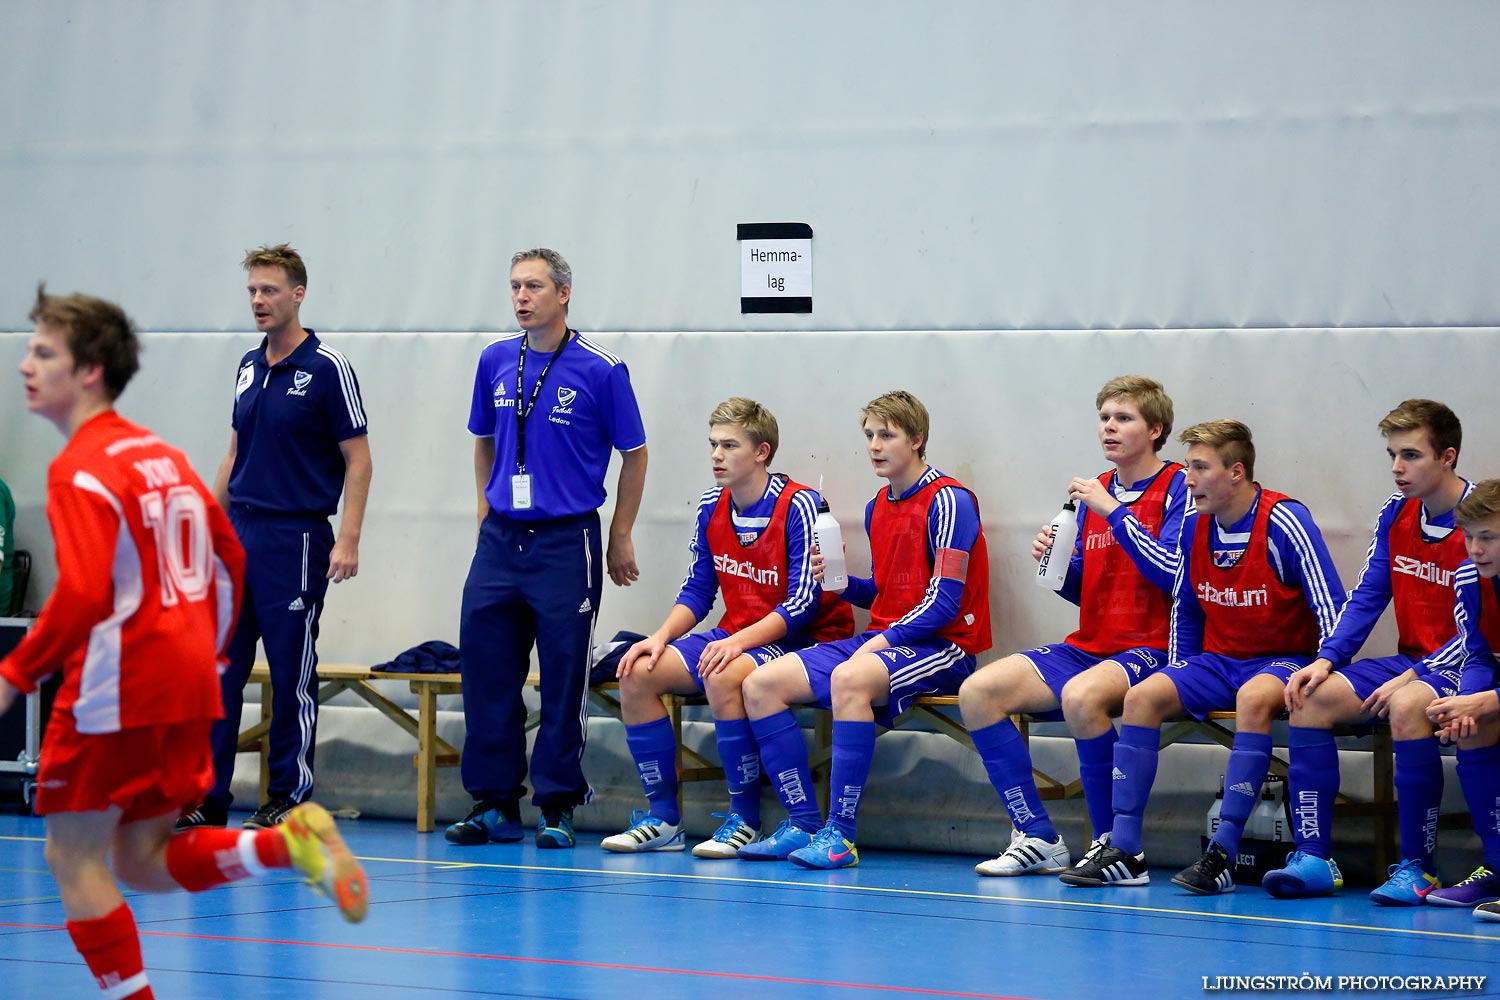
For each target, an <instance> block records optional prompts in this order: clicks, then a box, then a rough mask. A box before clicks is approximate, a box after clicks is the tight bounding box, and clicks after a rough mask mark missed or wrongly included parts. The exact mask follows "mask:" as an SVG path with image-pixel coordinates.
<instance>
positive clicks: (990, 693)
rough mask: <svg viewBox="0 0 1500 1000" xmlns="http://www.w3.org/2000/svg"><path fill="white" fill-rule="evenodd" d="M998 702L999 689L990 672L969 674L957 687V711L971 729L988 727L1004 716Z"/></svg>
mask: <svg viewBox="0 0 1500 1000" xmlns="http://www.w3.org/2000/svg"><path fill="white" fill-rule="evenodd" d="M1000 702H1001V694H1000V689H999V687H998V685H996V684H995V683H994V676H993V674H992V673H991V672H990V671H986V670H981V671H979V672H978V673H974V674H970V675H969V676H968V677H966V678H964V682H963V683H962V684H960V685H959V687H958V711H959V714H960V715H962V716H963V718H964V722H965V724H966V725H968V726H969V727H970V728H971V729H973V728H978V727H982V726H985V725H988V724H990V723H992V722H994V721H995V720H996V719H998V718H999V717H1000V716H1002V715H1005V714H1006V712H1005V709H1004V707H1003V706H1002V705H1001V704H1000Z"/></svg>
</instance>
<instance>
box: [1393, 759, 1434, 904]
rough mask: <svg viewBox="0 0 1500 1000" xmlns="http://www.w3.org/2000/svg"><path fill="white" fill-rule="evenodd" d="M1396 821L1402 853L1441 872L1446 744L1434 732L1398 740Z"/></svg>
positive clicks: (1432, 870) (1423, 865)
mask: <svg viewBox="0 0 1500 1000" xmlns="http://www.w3.org/2000/svg"><path fill="white" fill-rule="evenodd" d="M1391 746H1392V747H1393V749H1394V750H1395V755H1396V822H1397V823H1398V824H1399V826H1400V828H1401V857H1402V858H1403V859H1409V858H1421V859H1422V870H1423V871H1425V872H1427V874H1429V875H1436V874H1437V831H1438V814H1439V812H1440V810H1441V807H1442V802H1443V753H1442V745H1441V744H1439V743H1438V741H1437V740H1436V739H1435V738H1434V737H1431V736H1423V737H1422V738H1420V739H1415V740H1396V741H1395V742H1394V743H1392V744H1391Z"/></svg>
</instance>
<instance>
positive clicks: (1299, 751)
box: [1286, 726, 1339, 861]
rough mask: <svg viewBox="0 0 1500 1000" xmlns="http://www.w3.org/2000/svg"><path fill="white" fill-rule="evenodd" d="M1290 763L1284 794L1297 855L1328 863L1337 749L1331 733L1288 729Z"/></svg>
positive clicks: (1335, 796)
mask: <svg viewBox="0 0 1500 1000" xmlns="http://www.w3.org/2000/svg"><path fill="white" fill-rule="evenodd" d="M1287 746H1288V748H1289V749H1290V752H1291V763H1290V764H1288V765H1287V779H1286V785H1287V794H1288V795H1290V796H1291V797H1292V836H1293V838H1294V839H1295V840H1296V842H1297V849H1298V850H1299V851H1306V852H1307V853H1308V854H1311V855H1312V856H1313V857H1315V858H1322V859H1323V860H1325V861H1326V860H1328V859H1329V858H1330V857H1332V855H1331V854H1330V853H1329V850H1328V832H1329V826H1330V825H1331V824H1332V823H1333V800H1334V799H1336V798H1338V794H1339V748H1338V745H1337V744H1336V743H1334V742H1333V730H1332V729H1307V728H1304V727H1302V726H1292V727H1290V728H1289V729H1288V731H1287Z"/></svg>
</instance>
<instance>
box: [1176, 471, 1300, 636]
mask: <svg viewBox="0 0 1500 1000" xmlns="http://www.w3.org/2000/svg"><path fill="white" fill-rule="evenodd" d="M1286 499H1289V498H1288V497H1287V496H1286V495H1285V494H1283V493H1273V492H1272V491H1271V490H1264V489H1263V490H1261V491H1260V507H1259V508H1258V509H1257V510H1256V512H1255V525H1254V527H1253V528H1251V529H1250V540H1249V542H1247V543H1246V544H1245V552H1244V554H1243V555H1242V556H1240V560H1239V562H1237V563H1235V564H1234V566H1232V567H1228V568H1224V567H1219V566H1215V565H1214V560H1213V556H1212V554H1211V553H1210V552H1209V550H1208V527H1209V521H1210V518H1208V517H1202V516H1200V517H1199V518H1198V526H1197V528H1196V530H1195V531H1194V537H1193V540H1192V542H1193V548H1192V553H1191V555H1189V556H1188V559H1189V563H1188V571H1189V573H1190V574H1191V579H1192V581H1193V589H1194V591H1195V592H1196V593H1197V594H1198V603H1199V604H1200V605H1201V606H1202V608H1203V651H1204V652H1206V653H1218V654H1220V655H1222V656H1232V657H1234V658H1235V659H1239V660H1249V659H1253V658H1255V657H1260V656H1291V655H1294V654H1297V655H1306V656H1316V655H1317V652H1318V619H1317V618H1316V617H1315V616H1314V615H1313V612H1312V609H1311V608H1309V607H1308V606H1307V599H1306V597H1304V596H1303V593H1302V591H1301V590H1300V589H1299V588H1296V587H1289V586H1287V585H1286V584H1284V583H1282V582H1281V581H1280V580H1279V579H1277V578H1276V571H1275V570H1274V569H1273V568H1272V567H1271V560H1270V559H1269V558H1268V557H1267V555H1266V522H1267V521H1269V520H1270V517H1271V508H1272V507H1274V506H1276V505H1277V504H1278V503H1280V502H1281V501H1283V500H1286Z"/></svg>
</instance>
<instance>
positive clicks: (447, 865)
mask: <svg viewBox="0 0 1500 1000" xmlns="http://www.w3.org/2000/svg"><path fill="white" fill-rule="evenodd" d="M0 840H25V841H35V842H37V843H44V842H45V840H46V838H45V837H4V836H0ZM358 857H359V860H361V861H378V862H384V863H386V864H397V865H425V866H427V867H430V868H433V869H436V870H439V871H442V870H448V871H456V870H459V869H464V868H489V869H493V870H496V871H531V872H561V873H564V874H574V875H612V876H615V877H617V878H646V879H677V880H680V881H688V882H693V881H697V882H726V883H737V884H741V885H767V886H794V887H796V888H800V889H806V888H814V889H834V890H837V891H840V892H886V893H891V894H893V895H898V896H923V897H931V898H934V899H971V900H976V901H979V902H995V903H1026V904H1031V905H1035V906H1056V907H1062V908H1068V907H1076V908H1080V909H1089V910H1118V911H1121V912H1124V913H1160V914H1167V915H1170V916H1175V917H1192V918H1195V919H1204V918H1214V919H1220V920H1234V921H1241V922H1244V923H1261V924H1277V925H1280V926H1286V927H1320V928H1328V929H1331V930H1344V931H1371V932H1374V933H1377V934H1406V935H1413V936H1416V937H1434V938H1452V939H1454V940H1458V941H1489V942H1493V941H1495V940H1496V939H1495V936H1494V935H1491V934H1464V933H1460V932H1458V931H1433V930H1423V929H1421V928H1416V927H1375V926H1371V925H1369V924H1345V923H1336V922H1333V921H1329V920H1298V919H1295V918H1292V917H1267V916H1261V915H1258V914H1252V913H1209V912H1207V911H1204V910H1179V909H1174V908H1172V907H1168V906H1137V905H1134V904H1130V903H1092V902H1086V901H1083V900H1066V899H1038V898H1036V897H1034V896H999V895H989V894H984V893H977V892H939V891H937V890H933V889H902V888H897V887H886V886H874V885H818V884H816V883H812V882H794V881H791V880H789V879H766V878H737V877H734V876H727V875H690V874H684V873H681V872H642V871H632V872H625V871H619V870H617V869H612V868H559V867H551V866H548V865H507V864H498V863H494V862H486V861H445V860H439V859H436V858H382V857H373V856H365V855H358ZM0 926H3V925H0Z"/></svg>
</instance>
